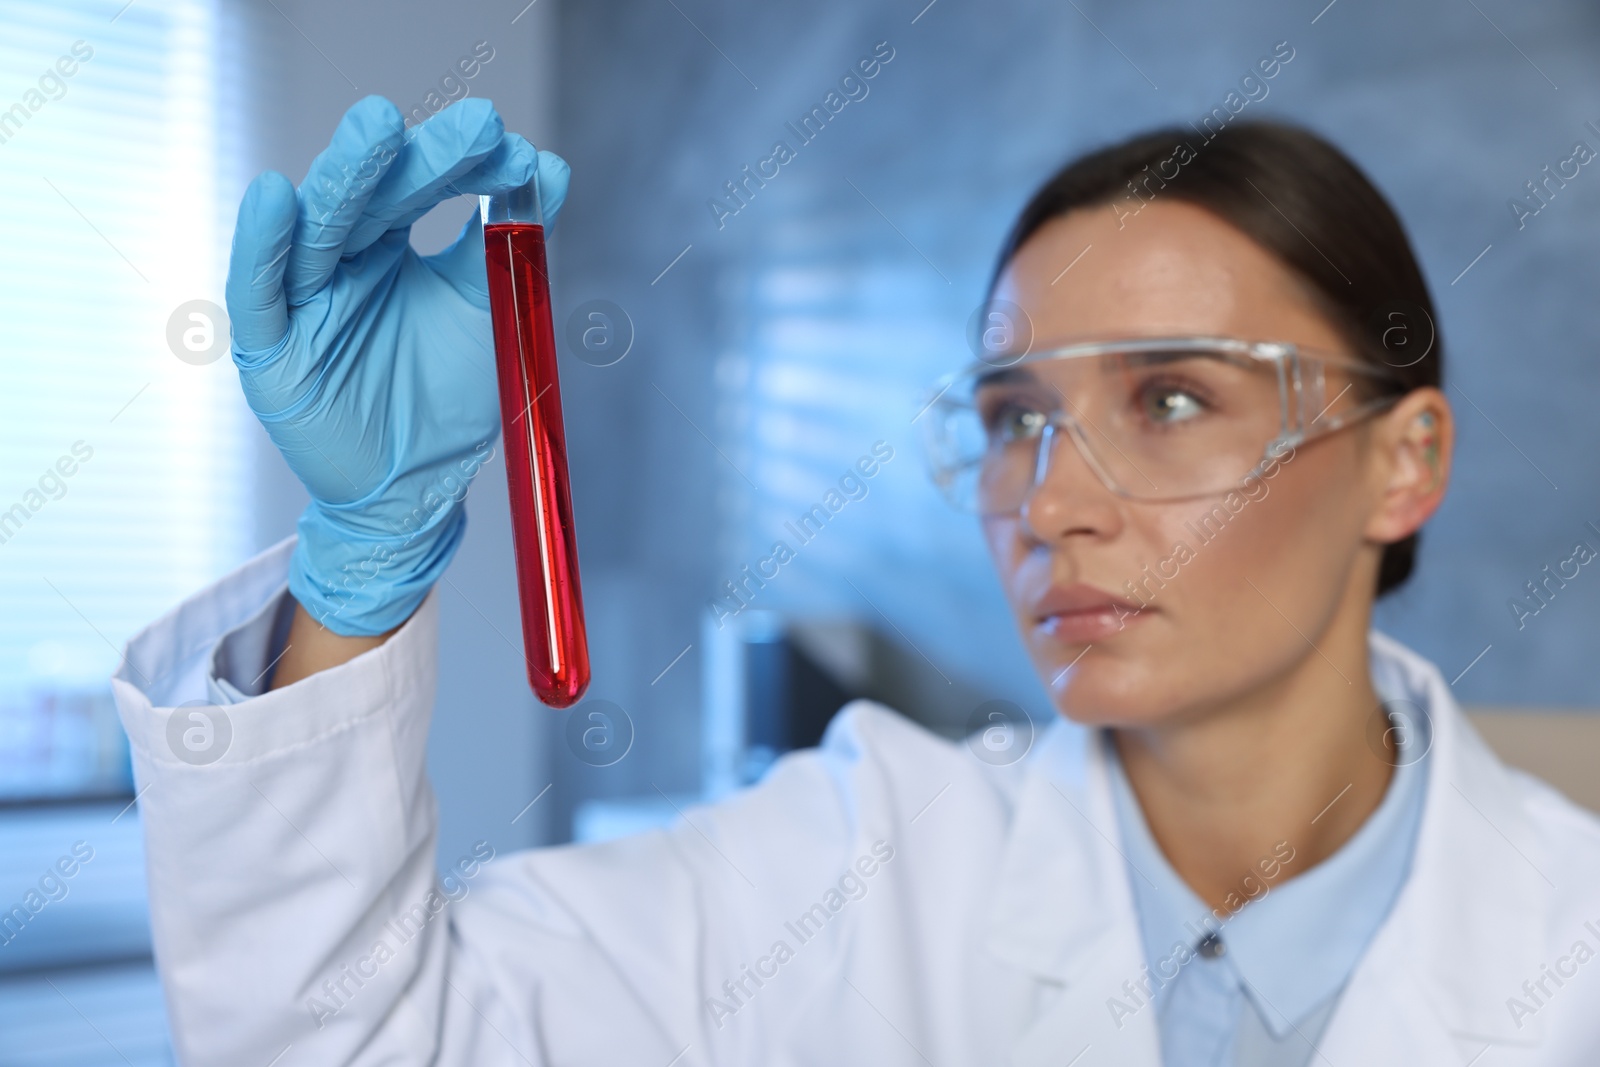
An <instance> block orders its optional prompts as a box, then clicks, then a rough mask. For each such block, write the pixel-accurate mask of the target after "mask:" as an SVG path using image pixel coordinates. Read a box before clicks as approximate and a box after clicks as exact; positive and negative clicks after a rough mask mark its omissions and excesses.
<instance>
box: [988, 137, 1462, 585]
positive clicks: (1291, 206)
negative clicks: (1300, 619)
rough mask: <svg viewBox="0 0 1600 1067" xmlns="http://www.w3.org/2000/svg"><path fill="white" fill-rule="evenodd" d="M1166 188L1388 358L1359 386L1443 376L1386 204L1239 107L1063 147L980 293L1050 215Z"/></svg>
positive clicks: (1397, 573) (1430, 322)
mask: <svg viewBox="0 0 1600 1067" xmlns="http://www.w3.org/2000/svg"><path fill="white" fill-rule="evenodd" d="M1163 198H1170V199H1173V200H1181V201H1184V202H1186V203H1190V204H1194V205H1197V206H1199V207H1203V208H1205V209H1206V210H1208V211H1210V212H1211V213H1212V214H1214V215H1216V216H1218V217H1219V218H1221V219H1222V220H1223V221H1225V222H1227V223H1228V224H1229V225H1231V226H1233V227H1234V228H1235V229H1237V230H1239V231H1240V232H1242V233H1243V234H1244V235H1245V236H1247V237H1249V238H1250V239H1251V240H1252V241H1254V242H1255V243H1256V244H1257V245H1259V246H1260V247H1262V248H1264V249H1265V250H1266V251H1268V252H1270V253H1271V254H1272V255H1273V256H1275V257H1276V258H1277V259H1278V260H1279V261H1280V262H1282V263H1283V264H1285V265H1286V266H1287V267H1288V268H1289V270H1290V271H1291V272H1293V273H1294V274H1296V275H1298V276H1299V277H1300V278H1301V279H1302V280H1303V281H1304V282H1306V283H1309V284H1308V288H1309V290H1310V292H1311V295H1312V298H1313V300H1315V302H1316V303H1317V305H1318V306H1319V308H1320V310H1321V311H1322V313H1323V315H1324V316H1325V317H1326V318H1327V320H1328V321H1329V323H1330V324H1331V325H1332V326H1333V327H1334V329H1335V330H1336V331H1337V332H1338V333H1339V335H1340V336H1341V337H1342V338H1343V339H1344V340H1345V342H1346V343H1347V344H1348V345H1349V346H1350V349H1351V351H1352V352H1353V353H1354V354H1356V355H1358V356H1359V357H1361V358H1362V359H1365V360H1368V361H1370V362H1372V363H1374V364H1379V365H1383V366H1385V367H1387V368H1388V369H1389V370H1390V372H1391V375H1392V379H1382V378H1376V377H1374V378H1373V379H1372V385H1371V386H1370V387H1369V395H1370V396H1381V395H1385V394H1394V395H1404V394H1405V393H1408V392H1410V391H1411V390H1413V389H1418V388H1421V387H1423V386H1435V387H1437V386H1439V385H1440V382H1441V372H1442V364H1443V355H1444V353H1443V351H1442V350H1441V347H1440V343H1439V338H1438V336H1437V333H1436V326H1435V324H1436V323H1437V321H1438V317H1437V316H1436V315H1435V314H1434V307H1433V298H1432V297H1431V296H1430V295H1429V294H1428V285H1427V282H1426V281H1424V280H1423V277H1422V271H1421V269H1420V268H1419V267H1418V265H1417V259H1416V254H1415V253H1414V252H1413V251H1412V248H1411V242H1410V240H1409V239H1408V238H1407V236H1406V232H1405V229H1404V227H1402V226H1401V224H1400V220H1399V218H1398V217H1397V216H1396V215H1395V213H1394V209H1393V208H1391V207H1390V206H1389V202H1388V201H1387V200H1386V199H1384V196H1383V194H1382V193H1380V192H1379V191H1378V190H1377V187H1376V186H1374V185H1373V184H1372V182H1371V180H1370V179H1368V178H1367V176H1366V175H1365V174H1363V173H1362V172H1361V170H1360V168H1358V167H1357V166H1356V165H1355V164H1354V163H1353V162H1351V160H1350V159H1349V157H1347V156H1346V155H1345V154H1344V153H1343V152H1341V151H1339V149H1337V148H1335V147H1334V146H1333V145H1332V144H1329V143H1328V142H1327V141H1325V140H1323V139H1322V138H1321V137H1318V136H1317V135H1316V134H1314V133H1312V132H1310V131H1309V130H1305V129H1302V128H1300V127H1298V126H1292V125H1288V124H1286V123H1281V122H1271V121H1259V120H1256V121H1241V122H1237V123H1235V124H1233V125H1230V126H1227V127H1225V128H1223V129H1222V130H1220V131H1217V132H1216V133H1213V134H1211V135H1210V136H1209V137H1207V136H1205V135H1204V134H1200V133H1197V132H1196V131H1195V130H1194V129H1192V128H1189V129H1186V128H1184V127H1177V126H1174V127H1168V128H1165V129H1159V130H1154V131H1151V132H1149V133H1144V134H1140V135H1138V136H1136V137H1133V138H1130V139H1128V140H1126V141H1122V142H1119V143H1117V144H1113V145H1110V146H1108V147H1105V148H1101V149H1098V150H1096V151H1094V152H1090V153H1089V154H1087V155H1084V156H1081V157H1079V158H1077V159H1075V160H1073V161H1072V162H1070V163H1068V164H1067V165H1066V166H1065V167H1063V168H1062V169H1061V170H1059V171H1057V172H1056V174H1055V175H1054V176H1053V177H1051V178H1050V180H1049V181H1047V182H1046V183H1045V184H1044V185H1043V186H1042V187H1041V188H1040V189H1039V190H1038V192H1036V193H1034V195H1033V197H1032V199H1030V200H1029V201H1028V203H1027V206H1026V207H1024V208H1023V209H1022V213H1021V214H1020V215H1019V216H1018V217H1017V220H1016V222H1015V223H1013V224H1012V227H1011V231H1010V232H1009V233H1008V234H1007V235H1006V239H1005V242H1004V243H1003V244H1002V245H1001V247H1000V255H999V258H998V260H997V262H996V264H995V269H994V273H993V275H991V277H990V281H989V293H990V294H991V295H992V294H993V292H994V287H995V284H996V283H997V282H998V281H999V278H1000V275H1001V273H1002V272H1003V271H1004V270H1005V268H1006V265H1007V264H1009V263H1010V262H1011V259H1012V257H1013V256H1015V255H1016V253H1017V250H1018V249H1020V248H1021V247H1022V246H1023V244H1024V243H1026V242H1027V240H1028V239H1029V238H1030V237H1032V236H1033V235H1034V234H1035V233H1037V232H1038V230H1039V229H1040V228H1041V227H1042V226H1044V225H1045V223H1047V222H1049V221H1050V220H1052V219H1054V218H1057V217H1059V216H1061V215H1065V214H1066V213H1067V212H1069V211H1072V210H1075V209H1077V208H1083V207H1098V206H1102V205H1104V206H1106V207H1107V209H1108V210H1112V211H1115V212H1117V214H1118V217H1119V218H1123V219H1125V220H1126V219H1127V217H1128V216H1129V215H1130V214H1136V213H1137V212H1138V211H1139V210H1141V209H1142V207H1143V206H1144V204H1146V203H1149V202H1151V201H1152V200H1160V199H1163ZM1418 352H1423V353H1425V354H1424V355H1422V356H1421V357H1420V358H1419V357H1418V356H1417V353H1418ZM1417 543H1418V535H1417V534H1412V535H1411V536H1409V537H1407V538H1405V539H1404V540H1402V541H1397V542H1395V543H1393V544H1391V545H1388V546H1386V547H1385V549H1384V552H1383V558H1382V561H1381V563H1380V564H1379V568H1378V589H1377V595H1379V596H1382V595H1384V594H1385V593H1387V592H1389V591H1390V590H1392V589H1394V588H1396V587H1397V586H1399V585H1400V584H1401V583H1402V582H1404V581H1405V580H1406V579H1407V578H1409V577H1410V576H1411V571H1412V568H1413V567H1414V565H1415V563H1416V554H1417Z"/></svg>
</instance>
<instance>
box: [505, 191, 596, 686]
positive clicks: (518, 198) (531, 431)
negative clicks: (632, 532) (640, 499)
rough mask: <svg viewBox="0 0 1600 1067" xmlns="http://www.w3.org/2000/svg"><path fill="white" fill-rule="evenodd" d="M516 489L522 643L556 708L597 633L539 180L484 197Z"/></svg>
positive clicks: (584, 675) (510, 470)
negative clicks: (584, 584) (576, 505)
mask: <svg viewBox="0 0 1600 1067" xmlns="http://www.w3.org/2000/svg"><path fill="white" fill-rule="evenodd" d="M478 204H479V211H480V212H481V214H482V218H483V247H484V254H485V257H486V262H487V267H488V272H489V312H490V317H491V318H492V319H493V321H494V350H495V363H496V366H497V370H498V377H499V381H500V421H501V428H502V432H503V434H504V440H505V450H506V480H507V481H508V482H509V483H510V488H511V533H512V538H513V541H514V544H515V546H516V556H517V599H518V601H519V603H520V606H521V609H522V643H523V652H524V655H525V657H526V659H527V664H528V681H529V683H530V684H531V685H532V686H533V692H534V695H535V696H537V697H538V698H539V699H540V700H541V701H543V702H544V703H546V704H548V705H550V706H551V707H556V708H565V707H569V706H571V705H572V704H574V703H576V702H577V700H578V698H579V697H581V696H582V695H583V691H584V690H585V689H587V688H588V686H589V639H588V636H587V634H586V632H585V630H584V624H583V594H582V591H581V590H580V588H579V586H578V547H577V542H576V539H575V537H574V533H573V528H572V495H571V492H570V491H569V489H568V485H567V443H566V433H565V431H564V430H563V427H562V422H561V388H560V386H559V385H558V384H557V381H556V341H555V330H554V327H553V325H552V323H551V319H550V278H549V275H548V273H547V272H546V270H545V254H544V214H543V212H542V211H541V209H540V205H539V187H538V178H537V177H535V178H534V179H533V180H531V181H529V182H528V184H527V185H524V186H522V187H521V188H518V189H514V190H512V191H511V192H509V193H504V194H496V195H494V196H480V197H479V198H478Z"/></svg>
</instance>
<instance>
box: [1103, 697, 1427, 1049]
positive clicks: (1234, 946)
mask: <svg viewBox="0 0 1600 1067" xmlns="http://www.w3.org/2000/svg"><path fill="white" fill-rule="evenodd" d="M1395 706H1396V708H1397V710H1400V711H1402V712H1403V714H1402V715H1401V716H1399V718H1398V724H1399V726H1400V727H1401V728H1399V729H1397V731H1396V733H1397V741H1398V743H1399V746H1400V748H1399V756H1398V757H1397V763H1398V764H1399V765H1398V766H1397V767H1396V768H1395V771H1394V774H1393V776H1392V777H1391V778H1390V781H1389V787H1388V789H1387V791H1386V792H1385V793H1384V797H1383V800H1382V801H1381V802H1380V803H1379V805H1378V808H1377V810H1376V811H1374V812H1373V813H1372V815H1371V816H1370V817H1368V819H1367V821H1366V822H1365V823H1363V824H1362V826H1361V828H1360V829H1359V830H1357V831H1356V833H1355V834H1354V835H1353V836H1352V837H1351V838H1350V839H1349V840H1348V841H1346V842H1345V843H1344V844H1343V845H1342V846H1341V847H1340V848H1339V850H1338V851H1337V852H1335V853H1334V854H1333V855H1332V856H1330V857H1328V858H1327V859H1325V860H1323V861H1322V862H1321V863H1319V864H1317V865H1316V866H1315V867H1312V868H1310V869H1309V870H1307V869H1305V868H1304V862H1303V860H1302V859H1301V858H1300V850H1299V849H1298V848H1297V847H1296V843H1295V842H1293V841H1285V842H1282V843H1280V844H1279V845H1278V846H1276V848H1275V849H1273V850H1269V851H1268V852H1267V853H1265V854H1264V855H1263V856H1262V857H1261V861H1260V862H1259V863H1258V864H1257V867H1256V872H1255V880H1254V881H1253V882H1245V881H1244V880H1243V878H1242V876H1241V886H1240V888H1239V890H1238V895H1239V900H1240V902H1241V903H1240V904H1237V905H1235V904H1234V903H1233V901H1232V900H1230V901H1229V905H1230V907H1233V908H1235V909H1236V910H1232V911H1231V912H1230V910H1228V909H1227V908H1219V909H1218V911H1219V912H1220V916H1219V915H1218V914H1216V913H1214V912H1213V911H1212V909H1210V908H1208V907H1207V906H1206V905H1205V904H1204V903H1203V902H1202V901H1201V900H1200V898H1199V897H1197V896H1196V895H1195V893H1194V891H1193V890H1192V889H1190V888H1189V887H1188V885H1186V884H1185V883H1184V881H1183V879H1182V878H1180V877H1179V876H1178V873H1177V872H1176V871H1174V870H1173V869H1172V865H1171V864H1170V863H1168V862H1167V858H1166V856H1165V855H1163V854H1162V852H1161V849H1160V847H1159V846H1158V845H1157V844H1156V842H1155V839H1154V838H1153V837H1152V836H1151V834H1150V829H1149V826H1148V825H1147V824H1146V823H1145V821H1144V815H1143V813H1142V812H1141V811H1140V809H1139V803H1138V799H1137V797H1135V796H1134V794H1133V791H1132V789H1131V788H1130V787H1129V785H1128V781H1127V778H1126V776H1125V774H1124V773H1123V769H1122V764H1121V761H1120V760H1119V759H1118V758H1117V756H1116V746H1115V745H1113V744H1111V739H1110V735H1109V734H1108V733H1106V732H1104V731H1101V733H1100V736H1099V741H1100V743H1101V744H1103V745H1105V747H1106V750H1107V756H1108V759H1107V764H1108V767H1109V769H1110V775H1111V782H1112V794H1113V796H1114V797H1115V799H1116V808H1117V822H1118V825H1119V826H1120V828H1121V831H1122V840H1123V848H1124V855H1125V857H1126V859H1127V864H1128V877H1129V880H1130V881H1131V883H1132V886H1133V897H1134V906H1135V909H1136V910H1137V912H1138V916H1139V930H1140V935H1141V938H1142V940H1143V943H1144V948H1145V958H1146V961H1147V962H1148V965H1149V968H1150V980H1149V982H1148V984H1147V988H1146V989H1144V990H1137V989H1136V990H1134V991H1133V993H1132V995H1130V997H1129V998H1128V1000H1127V1001H1126V1003H1127V1004H1128V1006H1129V1007H1130V1008H1132V1009H1133V1010H1149V1009H1150V1007H1152V1005H1151V1004H1150V1003H1149V999H1144V998H1150V999H1153V1007H1154V1010H1155V1012H1156V1023H1157V1029H1158V1030H1159V1032H1160V1035H1161V1049H1162V1053H1161V1062H1162V1064H1163V1067H1304V1065H1306V1064H1309V1063H1311V1062H1312V1061H1313V1060H1314V1059H1316V1058H1317V1052H1316V1048H1315V1044H1316V1042H1317V1041H1318V1040H1319V1039H1320V1038H1321V1036H1322V1031H1323V1028H1324V1027H1325V1026H1326V1025H1327V1022H1328V1020H1329V1018H1330V1017H1331V1016H1332V1014H1333V1009H1334V1007H1335V1006H1336V1005H1337V1003H1338V999H1339V993H1340V991H1341V990H1342V989H1343V988H1344V985H1345V983H1346V982H1347V981H1348V980H1349V978H1350V974H1351V972H1352V971H1353V970H1354V969H1355V966H1356V963H1357V961H1359V960H1360V958H1361V956H1362V954H1363V953H1364V952H1365V951H1366V948H1367V945H1368V943H1369V942H1370V941H1371V940H1372V936H1373V935H1374V934H1375V933H1376V932H1377V930H1378V927H1379V926H1380V925H1382V923H1383V920H1384V918H1385V917H1386V916H1387V915H1388V914H1389V909H1390V908H1391V907H1392V906H1393V904H1394V901H1395V898H1396V897H1397V896H1398V895H1399V893H1400V887H1401V886H1402V885H1403V884H1404V883H1405V880H1406V876H1407V875H1408V874H1409V873H1410V869H1411V855H1412V851H1413V848H1414V847H1415V844H1416V837H1417V827H1418V825H1419V823H1420V821H1421V818H1422V800H1423V795H1424V793H1425V785H1426V781H1427V762H1426V760H1425V759H1424V758H1423V757H1424V756H1425V755H1426V754H1427V752H1428V749H1429V747H1430V744H1431V731H1430V729H1429V727H1428V723H1427V718H1426V715H1422V714H1416V712H1415V709H1414V705H1412V706H1407V705H1405V704H1403V703H1400V704H1397V705H1395ZM1336 803H1338V801H1337V800H1333V801H1332V802H1331V803H1330V805H1329V806H1330V808H1331V807H1332V806H1333V804H1336ZM1320 817H1321V815H1319V816H1318V818H1320ZM1308 829H1309V828H1308ZM1286 856H1287V857H1290V858H1288V859H1287V860H1285V859H1284V857H1286ZM1252 894H1253V895H1254V899H1253V900H1252V899H1250V896H1251V895H1252ZM1208 935H1209V936H1212V937H1214V938H1215V939H1218V940H1220V943H1221V948H1220V951H1217V950H1216V949H1214V948H1212V949H1210V950H1209V953H1208V954H1207V953H1202V952H1199V951H1196V949H1197V946H1199V945H1200V944H1201V942H1202V941H1204V940H1205V939H1206V938H1207V937H1208ZM1211 944H1212V945H1213V946H1215V945H1216V940H1213V941H1212V942H1211ZM1151 994H1153V998H1151V997H1150V995H1151Z"/></svg>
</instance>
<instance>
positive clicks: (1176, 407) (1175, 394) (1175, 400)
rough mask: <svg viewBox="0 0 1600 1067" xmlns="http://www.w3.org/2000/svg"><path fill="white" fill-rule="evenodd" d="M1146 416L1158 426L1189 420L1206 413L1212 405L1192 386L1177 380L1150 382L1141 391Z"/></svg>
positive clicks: (1140, 397)
mask: <svg viewBox="0 0 1600 1067" xmlns="http://www.w3.org/2000/svg"><path fill="white" fill-rule="evenodd" d="M1139 401H1140V405H1141V407H1142V408H1143V413H1144V417H1145V418H1147V419H1149V420H1150V422H1152V423H1154V424H1155V425H1157V426H1171V425H1173V424H1174V423H1179V422H1188V421H1189V420H1190V419H1194V418H1198V417H1199V416H1201V415H1203V414H1205V413H1206V411H1207V410H1208V409H1209V408H1210V405H1209V404H1208V403H1207V402H1206V400H1205V398H1204V397H1203V396H1201V394H1200V393H1199V392H1198V391H1197V390H1194V389H1192V388H1189V387H1187V386H1184V385H1181V384H1178V383H1175V382H1161V381H1155V382H1149V383H1147V384H1146V385H1145V386H1144V387H1143V388H1142V389H1140V391H1139Z"/></svg>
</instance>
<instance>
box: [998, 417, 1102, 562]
mask: <svg viewBox="0 0 1600 1067" xmlns="http://www.w3.org/2000/svg"><path fill="white" fill-rule="evenodd" d="M1068 438H1070V440H1068ZM1035 462H1036V465H1035V468H1034V478H1033V485H1032V486H1030V487H1029V489H1028V495H1027V496H1026V497H1025V498H1024V499H1023V501H1022V508H1021V518H1022V529H1023V531H1024V533H1025V535H1026V536H1027V537H1029V538H1030V539H1032V540H1033V541H1036V542H1037V543H1039V544H1050V543H1052V542H1054V541H1057V540H1060V539H1061V538H1064V537H1068V536H1072V535H1074V534H1078V535H1088V536H1091V537H1109V536H1112V535H1114V534H1115V533H1116V532H1117V531H1118V530H1120V529H1121V528H1122V506H1121V501H1120V500H1119V498H1118V497H1117V496H1116V494H1115V493H1113V492H1112V491H1111V490H1110V489H1108V488H1106V485H1105V483H1104V482H1102V481H1101V480H1100V476H1099V475H1097V474H1096V473H1095V472H1094V469H1093V468H1092V467H1090V466H1089V462H1088V459H1087V457H1086V456H1085V455H1084V454H1083V444H1082V443H1081V442H1080V441H1079V440H1078V437H1077V431H1076V430H1075V428H1068V427H1062V426H1060V425H1059V424H1057V423H1051V424H1050V425H1049V426H1046V427H1045V429H1044V432H1043V433H1042V434H1040V436H1039V455H1038V459H1037V460H1036V461H1035Z"/></svg>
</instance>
